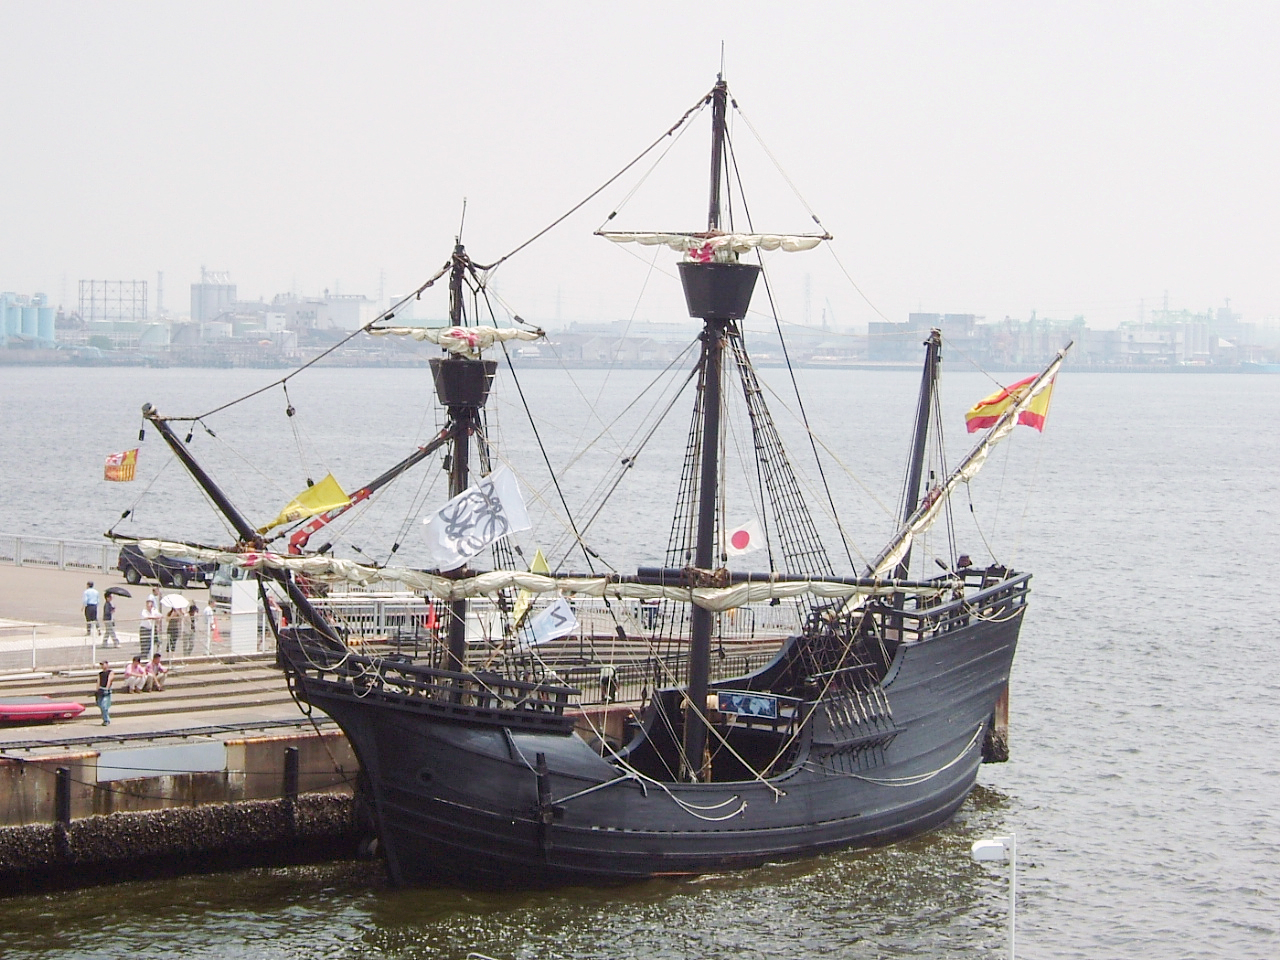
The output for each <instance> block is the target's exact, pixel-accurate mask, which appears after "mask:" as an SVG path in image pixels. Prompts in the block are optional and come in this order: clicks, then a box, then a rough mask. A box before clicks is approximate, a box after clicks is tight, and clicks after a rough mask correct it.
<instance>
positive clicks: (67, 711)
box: [0, 697, 84, 723]
mask: <svg viewBox="0 0 1280 960" xmlns="http://www.w3.org/2000/svg"><path fill="white" fill-rule="evenodd" d="M82 713H84V704H82V703H76V702H75V701H74V700H54V699H53V698H52V697H0V723H41V722H43V721H53V720H72V719H74V718H75V717H78V716H80V714H82Z"/></svg>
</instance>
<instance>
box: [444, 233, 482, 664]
mask: <svg viewBox="0 0 1280 960" xmlns="http://www.w3.org/2000/svg"><path fill="white" fill-rule="evenodd" d="M465 257H466V251H465V249H464V248H463V246H462V242H461V239H459V241H458V243H457V244H455V245H454V248H453V259H452V264H451V267H450V270H449V322H450V323H452V324H453V325H454V326H455V327H459V326H461V325H462V320H463V316H462V280H463V274H464V271H465V270H466V260H465ZM453 360H455V358H453V357H450V358H448V359H446V360H442V361H441V363H440V367H441V368H445V365H446V364H450V363H451V361H453ZM463 362H464V363H465V362H466V361H463ZM442 379H443V378H438V379H437V381H436V389H437V390H440V389H441V388H440V383H441V380H442ZM440 400H441V401H442V402H444V403H446V405H447V409H448V411H449V419H450V420H451V421H453V459H452V461H451V465H450V466H451V469H450V470H449V499H450V500H452V499H453V498H454V497H456V496H458V495H459V494H460V493H462V492H463V491H464V490H466V489H467V479H468V474H467V466H468V463H467V461H468V459H469V458H470V455H471V451H470V449H469V447H470V438H471V427H472V423H471V418H472V416H473V415H474V413H475V408H474V407H470V406H468V405H467V404H461V403H460V404H449V403H448V400H447V399H446V397H445V396H443V395H441V397H440ZM465 570H466V564H463V566H462V567H460V568H459V569H458V570H456V571H454V572H455V573H457V574H461V573H463V572H464V571H465ZM466 663H467V601H466V600H454V601H453V602H452V603H451V604H449V663H448V668H449V669H450V670H456V671H458V672H459V673H461V672H462V670H463V669H464V668H465V666H466Z"/></svg>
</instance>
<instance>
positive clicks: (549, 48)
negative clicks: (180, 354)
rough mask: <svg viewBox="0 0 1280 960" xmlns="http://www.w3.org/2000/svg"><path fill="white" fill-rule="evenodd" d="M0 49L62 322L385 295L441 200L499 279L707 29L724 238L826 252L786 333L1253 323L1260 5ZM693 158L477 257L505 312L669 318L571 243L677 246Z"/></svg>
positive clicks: (12, 136) (875, 7) (59, 25)
mask: <svg viewBox="0 0 1280 960" xmlns="http://www.w3.org/2000/svg"><path fill="white" fill-rule="evenodd" d="M0 36H2V37H4V38H5V44H4V53H3V55H2V56H0V290H12V291H16V292H18V293H28V294H29V293H34V292H37V291H43V292H46V293H48V294H49V296H50V299H51V301H53V302H55V303H58V304H61V305H64V306H66V307H67V308H68V309H73V308H74V307H75V306H76V301H77V290H78V281H80V280H86V279H97V280H105V279H111V280H146V281H147V282H148V283H149V284H150V285H151V291H152V292H151V296H152V305H153V307H154V305H155V284H156V280H157V273H158V272H163V274H164V297H165V306H166V307H167V308H169V310H170V311H173V312H178V313H182V312H186V311H188V310H189V303H190V295H189V285H190V284H191V283H192V282H195V281H197V280H199V277H200V270H201V267H202V266H203V267H205V268H207V269H209V270H217V271H227V272H229V273H230V276H231V280H232V281H233V282H234V283H236V284H237V287H238V292H239V295H240V296H241V297H242V298H247V299H256V298H258V297H264V298H266V299H268V300H270V299H271V297H272V296H274V295H275V294H277V293H290V292H292V293H297V294H300V295H314V294H319V293H321V292H322V291H324V290H330V291H334V292H341V293H344V294H365V295H367V296H369V297H371V298H377V297H379V295H380V294H381V295H385V296H390V295H393V294H401V293H404V292H406V291H408V290H411V289H413V288H415V287H416V286H417V285H418V284H420V283H421V282H423V281H424V280H426V279H427V278H428V277H430V276H431V275H432V274H433V273H435V271H436V270H437V269H438V268H439V266H440V265H441V264H443V263H444V261H445V260H446V259H447V257H448V254H449V252H450V249H451V247H452V243H453V240H454V237H455V235H456V234H457V233H458V230H459V225H460V222H461V214H462V208H463V202H464V199H465V201H466V219H465V223H464V224H463V240H464V242H465V243H466V244H467V246H468V249H469V251H470V252H471V254H472V256H473V257H474V258H475V259H476V260H477V261H480V262H492V261H493V260H496V259H498V258H499V257H501V256H502V255H504V254H506V253H508V252H510V251H511V250H513V249H514V248H515V247H517V246H518V245H520V244H521V243H523V242H524V241H525V240H527V239H529V238H530V237H531V236H533V235H534V234H536V233H537V232H538V231H539V230H541V229H542V228H543V227H545V226H547V225H548V224H550V223H551V222H552V221H554V220H555V219H557V218H558V217H560V216H561V215H562V214H563V213H565V212H566V211H567V210H569V209H570V208H571V207H573V206H574V205H575V204H577V203H578V202H579V201H581V200H583V199H584V198H585V197H587V196H588V195H589V194H590V193H592V191H594V190H595V189H596V188H597V187H599V186H600V185H601V184H603V183H604V182H605V181H606V180H608V179H609V178H610V177H611V176H612V175H613V174H615V173H616V172H618V170H620V169H621V168H622V167H623V166H625V165H626V164H627V163H628V162H630V161H631V160H632V159H633V158H634V157H636V156H637V155H638V154H639V153H640V152H641V151H642V150H643V149H644V148H645V147H647V146H648V145H649V144H650V143H652V142H654V141H655V140H657V139H658V138H659V137H660V135H661V134H662V133H663V132H664V131H666V130H667V129H668V128H669V127H670V126H671V125H672V124H673V123H674V122H675V121H676V120H677V119H678V118H679V117H680V116H681V114H683V113H684V111H685V110H686V109H687V108H689V107H690V106H692V105H693V104H695V103H696V102H698V100H699V98H700V97H702V96H703V95H704V94H705V93H706V92H707V91H708V90H709V89H710V87H711V86H712V84H713V83H714V81H715V77H716V74H717V72H718V71H719V70H720V68H721V56H722V53H721V51H722V45H723V62H724V70H725V76H726V79H727V80H728V82H729V85H730V89H731V92H732V94H733V96H734V97H735V98H736V100H737V102H738V105H739V106H740V107H741V111H742V113H741V114H740V115H736V116H735V117H734V118H733V120H732V127H731V136H732V138H733V141H734V145H735V151H736V152H738V153H740V154H741V156H742V164H741V166H742V170H743V179H744V183H745V184H746V197H747V202H748V204H749V209H750V212H751V214H752V218H753V219H752V222H753V223H754V224H755V226H756V228H757V229H758V230H761V231H778V232H785V231H804V230H807V229H812V227H813V224H812V221H811V220H810V219H809V212H810V210H811V211H813V212H814V213H815V214H816V215H817V216H818V217H819V218H820V220H821V223H822V225H823V226H824V227H825V228H826V229H827V230H829V231H830V232H831V233H832V234H833V235H834V236H835V240H834V241H833V242H832V243H831V244H830V245H829V248H828V249H822V250H818V251H814V252H810V253H804V254H783V253H776V254H773V255H770V257H769V259H768V260H767V266H768V269H769V273H770V287H771V290H772V292H773V294H774V301H775V303H776V304H777V308H778V311H779V312H780V314H782V315H783V319H784V321H785V322H788V323H803V322H805V321H806V320H807V321H808V322H810V323H814V324H817V323H819V322H821V320H823V319H826V320H827V321H828V322H829V323H831V324H832V325H834V326H837V327H839V326H853V327H857V326H864V325H865V324H866V323H867V322H868V321H873V320H883V319H889V320H895V321H896V320H905V319H906V316H907V314H908V313H909V312H911V311H918V310H923V311H927V312H942V313H974V314H978V315H979V316H983V317H986V318H987V319H1000V318H1003V317H1005V316H1012V317H1016V318H1022V319H1025V318H1027V317H1028V316H1030V314H1031V312H1032V311H1036V312H1037V315H1039V316H1049V317H1055V318H1060V319H1069V318H1071V317H1074V316H1077V315H1082V316H1084V317H1085V320H1086V322H1087V323H1088V324H1089V325H1090V326H1092V327H1095V328H1106V327H1113V326H1115V325H1116V324H1117V323H1119V322H1121V321H1126V320H1136V319H1138V318H1139V316H1140V315H1141V310H1142V309H1143V308H1145V309H1146V310H1148V311H1149V310H1151V309H1153V308H1158V307H1160V306H1161V305H1162V304H1163V303H1164V302H1165V298H1166V297H1167V302H1168V305H1169V307H1170V308H1172V309H1184V308H1185V309H1189V310H1193V311H1197V312H1199V311H1203V310H1206V309H1210V308H1217V307H1221V306H1223V305H1224V304H1225V303H1226V301H1227V299H1228V298H1230V304H1231V308H1232V309H1233V310H1235V311H1236V312H1238V313H1240V314H1242V315H1243V316H1244V317H1245V319H1248V320H1263V319H1266V318H1274V317H1278V316H1280V269H1277V267H1278V266H1280V215H1278V211H1280V177H1277V176H1276V173H1275V168H1276V157H1277V156H1280V132H1278V130H1277V112H1276V105H1277V104H1278V103H1280V57H1277V56H1276V55H1275V51H1276V50H1277V49H1280V4H1277V3H1274V2H1265V3H1263V2H1258V3H1251V2H1237V3H1207V2H1206V3H1187V2H1177V0H1170V2H1158V3H1157V2H1151V3H1142V2H1104V3H1091V2H1072V3H1053V2H1035V3H1026V2H1018V3H995V2H992V3H985V2H976V3H940V2H939V3H919V2H909V0H908V2H894V3H865V2H855V0H845V2H833V3H824V2H813V3H791V4H783V3H778V2H769V3H757V2H751V0H746V2H738V3H733V4H725V3H715V4H709V3H707V4H696V3H689V2H682V3H668V2H662V0H652V2H646V3H625V4H624V3H601V2H598V0H597V2H592V3H578V2H556V0H548V2H542V3H537V4H533V3H485V2H477V3H469V4H446V3H379V2H368V3H361V4H346V3H344V4H339V3H327V2H307V3H287V2H278V3H272V2H266V3H264V2H252V3H241V2H234V0H220V2H216V3H203V2H183V3H178V4H174V3H130V2H117V3H111V4H89V3H62V2H56V0H43V2H40V3H31V2H15V0H0ZM743 117H745V118H746V119H745V120H744V119H743ZM756 134H758V135H759V138H760V140H759V141H757V139H756ZM708 139H709V126H708V112H706V111H704V112H703V113H702V114H700V115H699V116H698V117H697V118H696V119H695V121H694V122H693V124H692V125H691V127H690V129H689V131H688V133H687V134H686V135H684V136H682V137H681V138H679V140H678V142H677V143H676V144H675V146H674V147H672V149H671V150H670V153H669V155H668V156H666V157H665V159H664V160H663V162H662V164H661V165H659V167H658V168H657V170H656V171H655V172H654V173H653V174H652V175H649V176H644V174H645V172H646V171H648V169H649V162H648V161H645V162H643V163H641V164H639V165H637V167H635V168H633V171H632V172H631V174H630V175H628V176H624V177H623V178H622V179H620V180H619V181H618V182H617V183H615V184H614V185H613V186H612V187H611V188H609V189H606V190H605V191H604V192H602V193H601V194H600V196H599V197H597V198H596V199H595V200H593V201H591V202H590V203H588V204H587V205H585V206H584V207H583V209H582V210H581V211H580V212H579V213H577V214H575V215H574V216H572V217H570V218H568V219H567V220H566V221H565V222H564V223H562V224H561V225H560V226H558V227H557V228H556V229H555V230H553V231H551V232H550V233H549V234H547V235H546V236H545V237H543V238H542V239H540V240H539V241H537V242H536V243H534V244H532V245H530V246H529V247H527V248H526V249H524V250H522V251H520V252H519V253H518V254H516V255H515V256H513V257H512V258H511V259H510V260H509V261H506V262H504V263H503V265H502V266H501V267H500V268H499V269H497V270H495V271H494V272H493V274H492V277H491V283H492V289H493V291H494V292H495V294H496V295H497V297H498V298H499V301H500V308H501V309H507V310H510V311H513V312H516V313H519V314H520V315H521V316H524V317H526V318H528V319H530V320H533V321H536V322H542V323H547V324H550V325H555V324H556V323H557V322H564V323H567V322H570V321H575V320H584V321H595V320H624V321H625V320H637V321H641V320H642V321H649V322H674V321H679V320H682V319H684V310H683V305H682V301H681V299H680V294H679V288H678V284H677V283H676V281H675V280H674V279H672V278H673V277H674V275H675V270H674V263H675V259H676V255H675V254H674V253H671V252H670V251H667V252H666V253H665V254H664V253H658V254H656V255H655V252H654V251H652V250H649V249H647V248H645V249H640V250H635V251H633V250H631V249H629V248H623V247H618V246H615V245H613V244H610V243H608V242H607V241H605V240H601V239H599V238H596V237H593V236H592V232H593V231H594V230H596V229H597V228H598V227H600V226H601V224H602V223H603V222H604V221H605V218H606V217H607V215H608V214H609V213H610V211H612V210H615V209H620V212H619V215H618V217H617V218H616V220H615V221H614V223H615V224H616V225H617V226H619V227H620V228H624V227H625V228H629V229H655V230H691V229H701V228H702V227H704V226H705V220H706V189H707V188H706V183H707V166H708V161H707V158H706V149H707V142H708ZM761 142H762V143H763V145H764V146H763V147H762V146H761V145H760V144H761ZM665 146H666V144H664V147H665ZM766 148H767V151H768V152H767V153H766V152H765V150H766ZM770 157H772V160H770ZM642 177H643V182H642V183H641V182H640V181H641V179H642ZM637 185H639V189H638V190H636V192H635V193H634V195H631V191H632V189H633V188H635V187H637ZM792 185H794V188H795V189H794V190H793V189H792ZM624 201H625V204H624ZM739 210H741V208H739ZM739 226H741V225H740V224H739ZM761 304H762V301H761V299H760V297H759V296H757V300H756V303H755V307H756V309H757V310H758V311H759V310H761V309H762V306H761ZM766 306H767V304H766ZM444 309H445V305H444V303H443V301H442V299H441V297H440V295H439V294H437V293H436V292H435V291H429V292H428V293H426V294H424V297H423V303H422V304H421V305H419V306H418V307H417V315H418V316H420V317H430V316H437V315H440V314H441V313H442V312H443V310H444Z"/></svg>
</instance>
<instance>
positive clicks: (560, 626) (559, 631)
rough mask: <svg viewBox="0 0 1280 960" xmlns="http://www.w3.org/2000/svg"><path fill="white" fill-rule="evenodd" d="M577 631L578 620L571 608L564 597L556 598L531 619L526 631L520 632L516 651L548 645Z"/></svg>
mask: <svg viewBox="0 0 1280 960" xmlns="http://www.w3.org/2000/svg"><path fill="white" fill-rule="evenodd" d="M577 629H578V618H577V617H576V616H574V613H573V607H571V606H569V602H568V601H567V600H565V598H564V597H556V599H555V600H554V601H552V602H551V604H550V605H549V606H548V607H547V609H545V610H543V611H542V612H541V613H540V614H538V615H537V616H536V617H534V618H533V622H532V623H531V624H529V628H528V629H527V630H522V631H521V632H520V642H519V643H517V644H516V649H522V648H525V647H532V646H536V645H537V644H539V643H548V642H549V641H551V640H555V639H557V638H558V637H567V636H569V634H571V633H573V631H575V630H577Z"/></svg>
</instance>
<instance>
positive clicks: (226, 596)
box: [209, 563, 287, 607]
mask: <svg viewBox="0 0 1280 960" xmlns="http://www.w3.org/2000/svg"><path fill="white" fill-rule="evenodd" d="M252 579H253V571H252V570H247V569H245V568H244V567H237V566H233V565H232V564H230V563H220V564H218V567H217V569H216V570H214V571H213V579H211V580H210V581H209V599H210V600H212V601H213V602H214V603H215V604H216V605H217V606H220V607H229V606H231V584H232V583H235V582H236V581H238V580H252ZM266 584H267V589H268V590H269V591H271V595H272V596H274V597H275V598H276V600H277V601H285V600H286V599H287V598H286V596H285V593H284V590H282V589H281V587H280V584H278V583H275V582H274V581H271V580H268V581H266Z"/></svg>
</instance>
